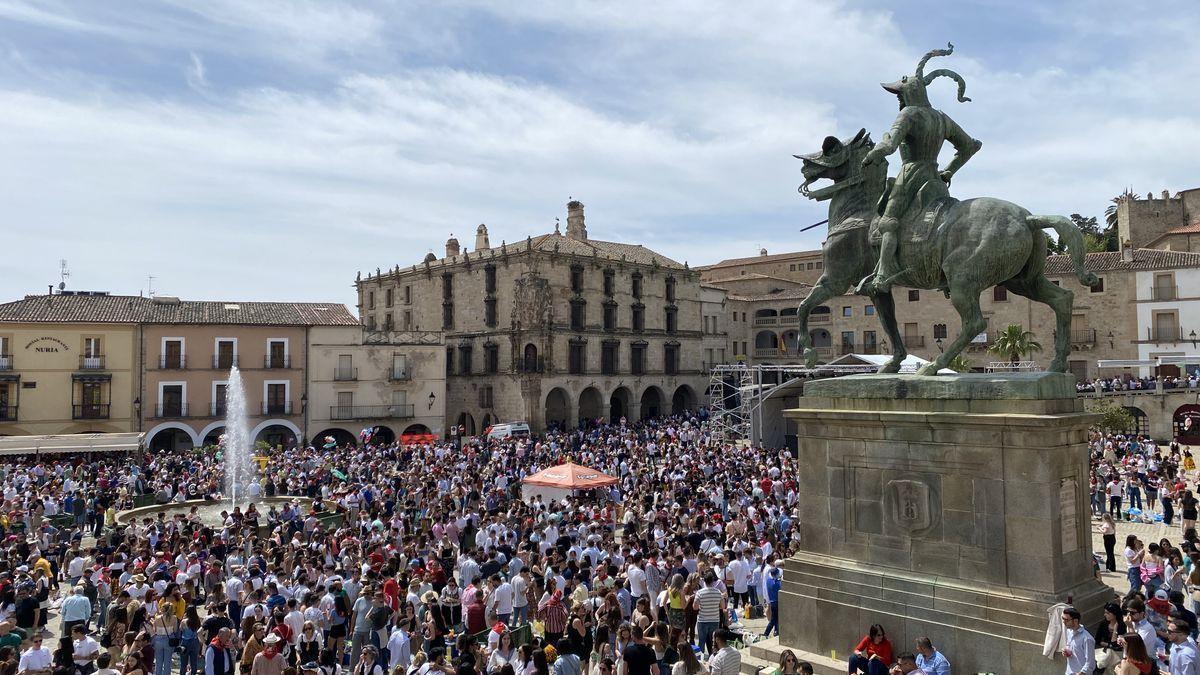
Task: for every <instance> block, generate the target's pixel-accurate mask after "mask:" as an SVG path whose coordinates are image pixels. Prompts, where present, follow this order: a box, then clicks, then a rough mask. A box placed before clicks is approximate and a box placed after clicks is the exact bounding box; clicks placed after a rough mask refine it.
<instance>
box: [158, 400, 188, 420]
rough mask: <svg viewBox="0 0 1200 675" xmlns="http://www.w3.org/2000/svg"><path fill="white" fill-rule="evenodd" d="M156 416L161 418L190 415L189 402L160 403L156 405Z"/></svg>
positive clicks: (177, 417)
mask: <svg viewBox="0 0 1200 675" xmlns="http://www.w3.org/2000/svg"><path fill="white" fill-rule="evenodd" d="M154 416H155V417H158V418H161V419H179V418H182V417H188V416H189V415H188V404H186V403H159V404H158V405H156V406H154Z"/></svg>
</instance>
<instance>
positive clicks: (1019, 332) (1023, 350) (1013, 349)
mask: <svg viewBox="0 0 1200 675" xmlns="http://www.w3.org/2000/svg"><path fill="white" fill-rule="evenodd" d="M988 351H990V352H992V353H993V354H996V355H999V356H1007V357H1008V360H1009V363H1011V364H1013V365H1016V363H1017V361H1020V360H1021V357H1022V356H1025V355H1026V354H1032V353H1033V352H1040V351H1042V345H1041V343H1040V342H1038V341H1037V340H1034V339H1033V333H1032V332H1031V331H1027V330H1025V327H1024V326H1022V325H1021V324H1019V323H1010V324H1008V327H1007V328H1005V329H1004V330H1003V331H1001V333H1000V334H999V335H997V336H996V341H995V342H993V343H992V346H991V347H988Z"/></svg>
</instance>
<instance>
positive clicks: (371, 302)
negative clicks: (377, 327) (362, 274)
mask: <svg viewBox="0 0 1200 675" xmlns="http://www.w3.org/2000/svg"><path fill="white" fill-rule="evenodd" d="M367 309H375V291H367Z"/></svg>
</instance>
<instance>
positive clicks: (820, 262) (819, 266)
mask: <svg viewBox="0 0 1200 675" xmlns="http://www.w3.org/2000/svg"><path fill="white" fill-rule="evenodd" d="M823 267H825V263H824V262H823V261H821V260H818V261H817V269H821V268H823Z"/></svg>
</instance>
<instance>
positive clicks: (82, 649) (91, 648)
mask: <svg viewBox="0 0 1200 675" xmlns="http://www.w3.org/2000/svg"><path fill="white" fill-rule="evenodd" d="M71 648H72V656H73V657H74V660H75V672H76V674H77V675H92V673H93V672H95V670H96V659H98V658H100V643H99V642H97V641H96V640H95V639H94V638H92V637H91V636H90V635H88V634H87V630H85V629H84V627H83V625H82V624H79V625H76V626H74V627H72V628H71Z"/></svg>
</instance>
